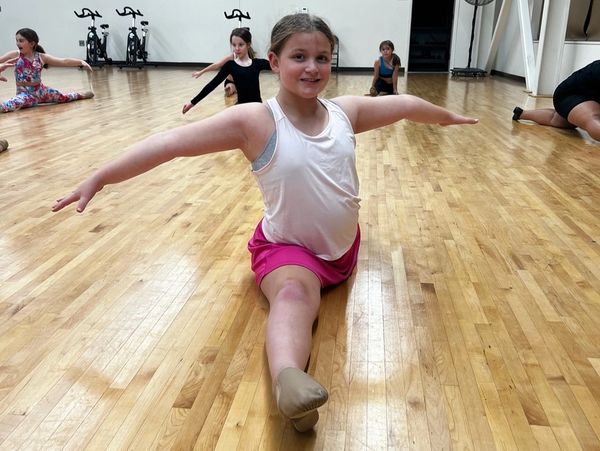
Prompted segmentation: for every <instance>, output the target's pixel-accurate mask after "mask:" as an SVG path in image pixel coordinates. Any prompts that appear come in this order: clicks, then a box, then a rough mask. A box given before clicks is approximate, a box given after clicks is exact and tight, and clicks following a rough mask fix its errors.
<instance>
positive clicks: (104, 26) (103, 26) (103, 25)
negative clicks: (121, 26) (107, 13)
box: [100, 23, 108, 30]
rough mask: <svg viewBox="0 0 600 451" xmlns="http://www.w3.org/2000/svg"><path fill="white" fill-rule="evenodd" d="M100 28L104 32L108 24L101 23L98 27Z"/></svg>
mask: <svg viewBox="0 0 600 451" xmlns="http://www.w3.org/2000/svg"><path fill="white" fill-rule="evenodd" d="M100 28H102V29H103V30H106V29H107V28H108V24H105V23H103V24H102V25H100Z"/></svg>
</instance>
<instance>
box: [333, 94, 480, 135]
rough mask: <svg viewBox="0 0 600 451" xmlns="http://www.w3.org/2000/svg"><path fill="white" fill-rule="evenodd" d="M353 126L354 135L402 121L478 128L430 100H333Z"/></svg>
mask: <svg viewBox="0 0 600 451" xmlns="http://www.w3.org/2000/svg"><path fill="white" fill-rule="evenodd" d="M333 101H334V102H335V103H337V104H338V105H339V106H340V107H342V109H343V110H344V112H345V113H346V115H347V116H348V118H349V119H350V122H351V123H352V127H353V128H354V132H355V133H361V132H366V131H368V130H373V129H374V128H378V127H383V126H384V125H389V124H393V123H394V122H397V121H399V120H401V119H408V120H409V121H414V122H422V123H425V124H440V125H459V124H476V123H477V122H478V119H473V118H470V117H466V116H461V115H460V114H456V113H453V112H452V111H449V110H447V109H445V108H442V107H440V106H437V105H434V104H433V103H430V102H428V101H427V100H424V99H421V98H419V97H416V96H412V95H409V94H401V95H398V96H384V97H375V98H370V97H359V96H344V97H338V98H336V99H333Z"/></svg>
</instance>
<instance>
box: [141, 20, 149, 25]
mask: <svg viewBox="0 0 600 451" xmlns="http://www.w3.org/2000/svg"><path fill="white" fill-rule="evenodd" d="M140 23H141V24H142V26H146V25H148V21H147V20H142V21H141V22H140Z"/></svg>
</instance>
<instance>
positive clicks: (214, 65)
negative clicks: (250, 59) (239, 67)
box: [192, 54, 233, 78]
mask: <svg viewBox="0 0 600 451" xmlns="http://www.w3.org/2000/svg"><path fill="white" fill-rule="evenodd" d="M232 60H233V54H231V55H227V56H226V57H225V58H223V59H222V60H221V61H217V62H216V63H212V64H210V65H208V66H206V67H205V68H204V69H200V70H198V71H196V72H192V77H194V78H200V76H201V75H202V74H203V73H205V72H208V71H210V70H218V69H220V68H222V67H223V65H224V64H225V63H226V62H227V61H232Z"/></svg>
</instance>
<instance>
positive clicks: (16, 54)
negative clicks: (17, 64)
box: [0, 50, 19, 63]
mask: <svg viewBox="0 0 600 451" xmlns="http://www.w3.org/2000/svg"><path fill="white" fill-rule="evenodd" d="M13 58H14V59H15V61H16V60H17V59H18V58H19V51H18V50H11V51H10V52H7V53H5V54H4V55H2V56H0V63H6V62H7V61H8V60H11V59H13Z"/></svg>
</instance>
